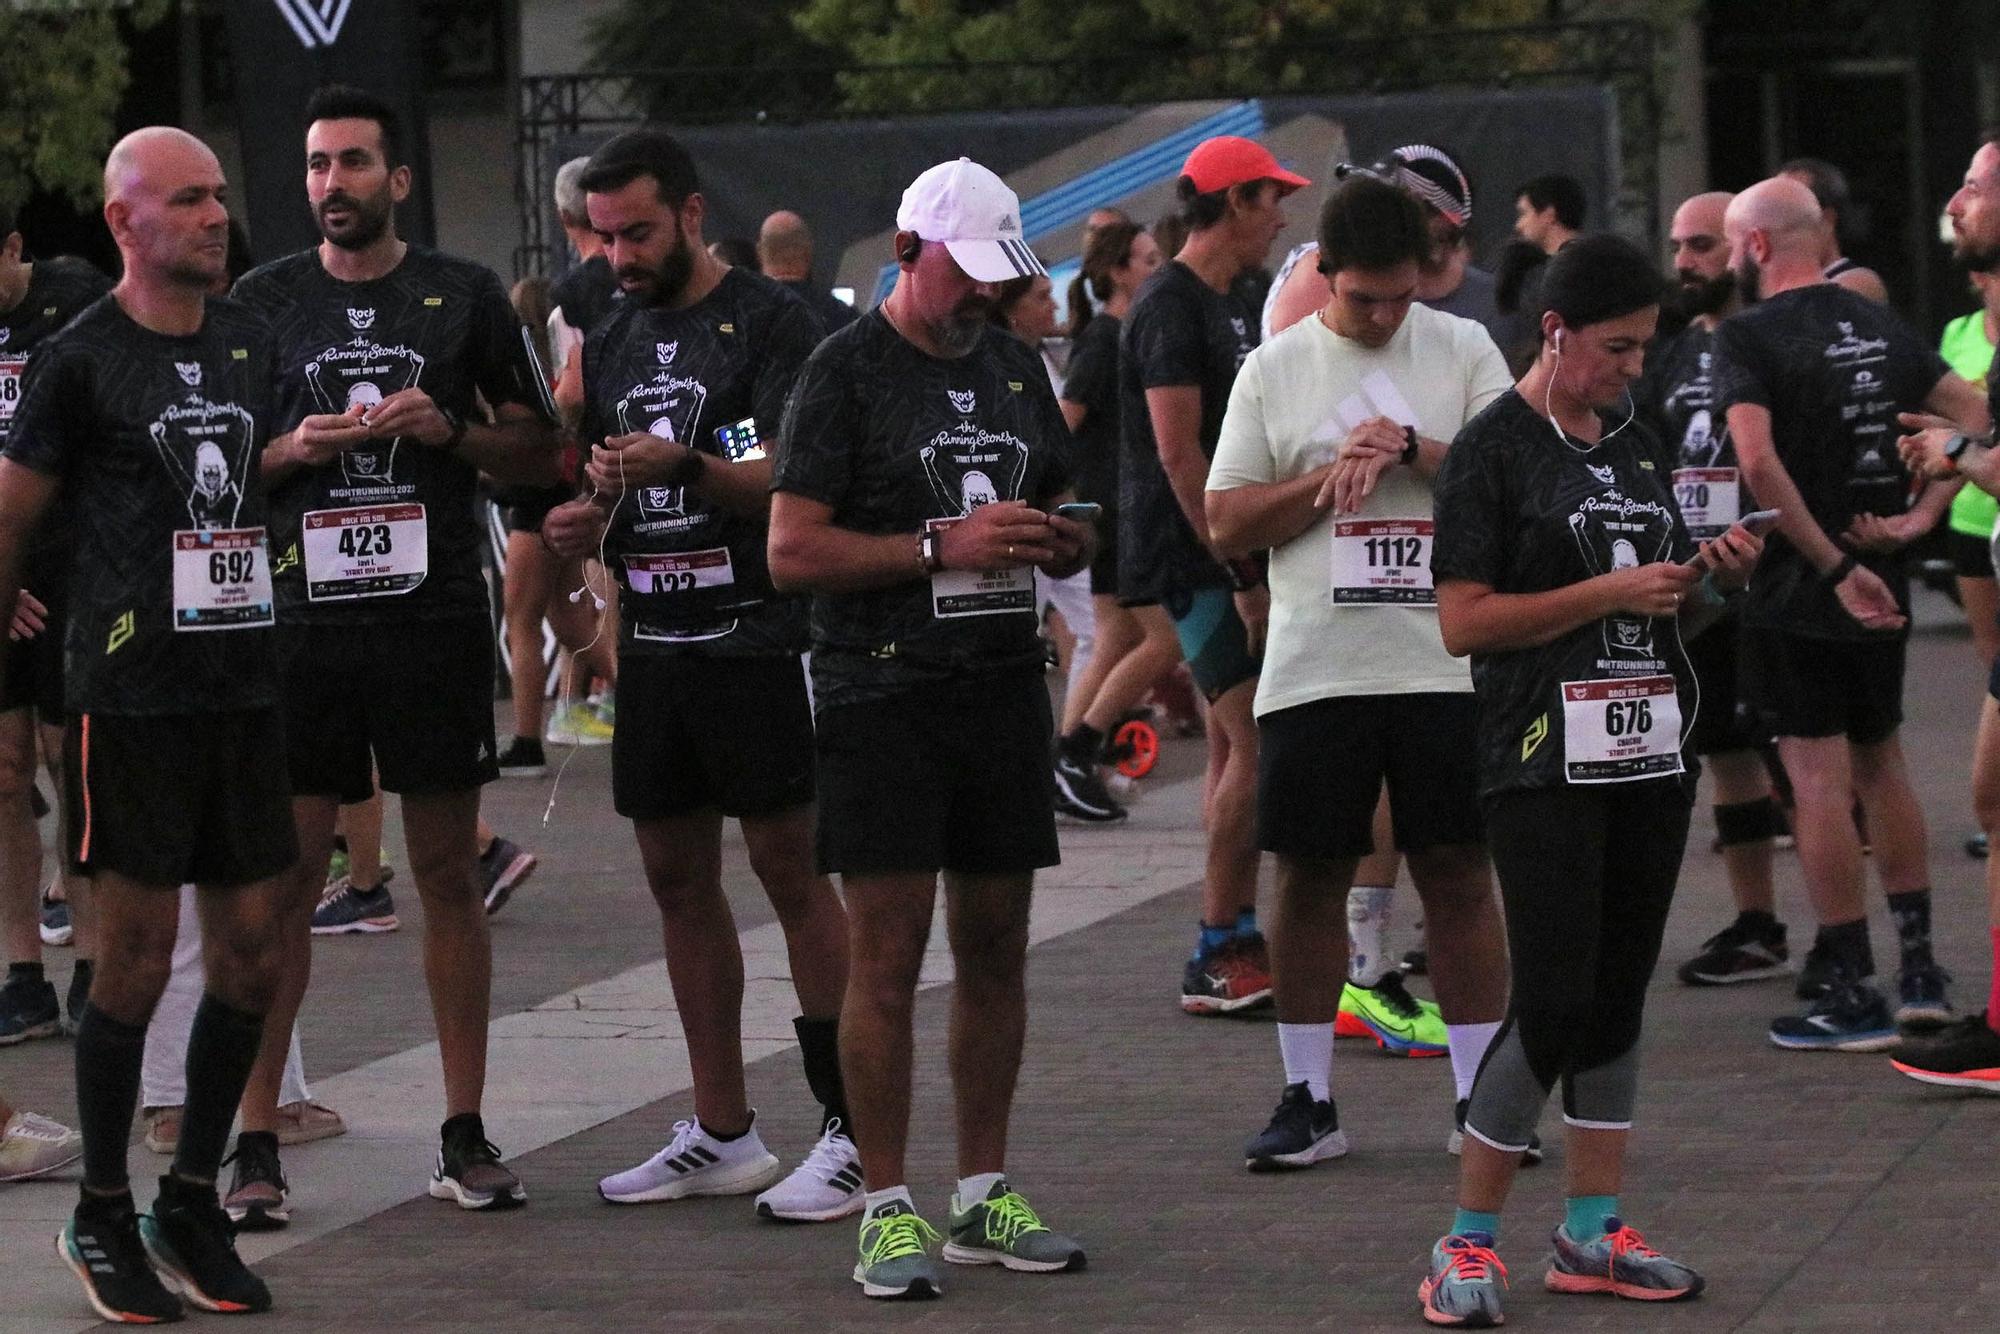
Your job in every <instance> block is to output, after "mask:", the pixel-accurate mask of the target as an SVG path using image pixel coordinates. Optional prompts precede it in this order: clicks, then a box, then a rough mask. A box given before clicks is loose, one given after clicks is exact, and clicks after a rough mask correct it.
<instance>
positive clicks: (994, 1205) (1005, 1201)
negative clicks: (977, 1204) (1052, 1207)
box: [986, 1190, 1049, 1245]
mask: <svg viewBox="0 0 2000 1334" xmlns="http://www.w3.org/2000/svg"><path fill="white" fill-rule="evenodd" d="M1048 1230H1049V1229H1048V1227H1047V1225H1046V1224H1044V1223H1043V1222H1042V1220H1041V1219H1040V1218H1039V1217H1037V1216H1036V1214H1035V1211H1034V1210H1033V1209H1032V1208H1030V1207H1029V1205H1028V1202H1027V1200H1025V1199H1023V1198H1022V1197H1021V1196H1020V1194H1019V1193H1018V1192H1015V1191H1011V1190H1010V1191H1008V1192H1007V1193H1006V1194H1005V1195H1002V1196H1001V1197H1000V1198H999V1199H997V1200H988V1201H986V1239H987V1240H988V1241H997V1242H999V1243H1001V1244H1002V1245H1010V1244H1012V1243H1013V1242H1014V1241H1015V1240H1017V1239H1018V1238H1019V1237H1020V1236H1021V1235H1022V1234H1023V1233H1026V1232H1047V1231H1048Z"/></svg>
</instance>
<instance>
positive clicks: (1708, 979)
mask: <svg viewBox="0 0 2000 1334" xmlns="http://www.w3.org/2000/svg"><path fill="white" fill-rule="evenodd" d="M1792 973H1793V968H1792V966H1791V965H1790V964H1788V963H1774V964H1771V965H1770V966H1769V967H1765V968H1746V969H1744V970H1743V971H1741V972H1737V973H1693V972H1687V973H1680V974H1677V976H1678V977H1679V978H1680V980H1681V982H1682V983H1683V984H1684V985H1686V986H1690V987H1727V986H1734V985H1735V984H1736V983H1738V982H1766V981H1769V980H1770V979H1771V978H1774V977H1790V976H1791V975H1792ZM1801 999H1803V998H1801Z"/></svg>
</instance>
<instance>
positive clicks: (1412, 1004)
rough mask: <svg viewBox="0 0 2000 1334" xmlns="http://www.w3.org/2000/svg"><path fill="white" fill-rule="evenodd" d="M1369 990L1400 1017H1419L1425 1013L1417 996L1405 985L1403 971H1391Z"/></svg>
mask: <svg viewBox="0 0 2000 1334" xmlns="http://www.w3.org/2000/svg"><path fill="white" fill-rule="evenodd" d="M1369 990H1371V991H1373V992H1374V993H1375V994H1376V995H1377V996H1380V997H1381V998H1382V1000H1383V1002H1384V1003H1386V1004H1387V1005H1388V1007H1389V1008H1390V1009H1392V1010H1394V1011H1395V1012H1396V1014H1397V1016H1398V1017H1400V1018H1403V1019H1417V1018H1420V1017H1422V1015H1423V1012H1424V1011H1423V1007H1422V1006H1421V1005H1418V1004H1417V998H1416V997H1415V996H1412V995H1411V994H1410V993H1409V989H1408V988H1406V987H1405V986H1404V985H1403V975H1402V974H1401V973H1390V974H1389V975H1388V976H1386V977H1384V978H1383V979H1382V980H1381V981H1380V982H1377V983H1376V984H1375V985H1374V986H1373V987H1370V988H1369Z"/></svg>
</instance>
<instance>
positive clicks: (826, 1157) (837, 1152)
mask: <svg viewBox="0 0 2000 1334" xmlns="http://www.w3.org/2000/svg"><path fill="white" fill-rule="evenodd" d="M853 1158H854V1141H853V1140H851V1139H849V1138H848V1137H847V1134H846V1132H845V1131H843V1130H842V1129H841V1128H840V1118H839V1117H837V1116H836V1117H834V1118H833V1119H832V1120H831V1121H828V1122H827V1123H826V1133H825V1134H823V1135H821V1136H820V1137H819V1143H817V1144H815V1145H813V1148H812V1152H811V1153H809V1154H807V1155H806V1160H805V1162H804V1163H803V1164H802V1166H803V1167H804V1169H805V1170H806V1171H808V1172H811V1173H812V1174H813V1175H814V1176H816V1177H818V1178H819V1179H820V1180H821V1181H831V1180H832V1179H833V1178H834V1177H835V1176H836V1175H838V1174H839V1172H840V1169H841V1168H843V1167H845V1166H847V1164H848V1163H849V1162H851V1161H852V1160H853Z"/></svg>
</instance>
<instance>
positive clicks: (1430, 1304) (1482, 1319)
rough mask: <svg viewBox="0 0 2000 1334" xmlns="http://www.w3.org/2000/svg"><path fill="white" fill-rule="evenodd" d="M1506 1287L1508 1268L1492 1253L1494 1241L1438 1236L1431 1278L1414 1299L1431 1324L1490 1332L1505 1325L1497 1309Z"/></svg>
mask: <svg viewBox="0 0 2000 1334" xmlns="http://www.w3.org/2000/svg"><path fill="white" fill-rule="evenodd" d="M1506 1286H1507V1266H1505V1265H1503V1264H1501V1263H1500V1257H1499V1256H1497V1255H1495V1254H1494V1253H1493V1238H1492V1237H1490V1236H1488V1235H1487V1234H1486V1233H1484V1232H1468V1233H1466V1234H1465V1235H1464V1236H1451V1237H1440V1238H1439V1239H1438V1243H1437V1245H1435V1246H1433V1247H1431V1276H1430V1277H1429V1278H1427V1279H1425V1280H1424V1281H1423V1284H1422V1285H1421V1286H1420V1287H1418V1289H1417V1299H1418V1300H1419V1301H1421V1302H1422V1303H1423V1304H1424V1319H1425V1320H1428V1321H1429V1322H1430V1323H1431V1324H1433V1325H1450V1326H1456V1327H1457V1328H1459V1329H1493V1328H1495V1327H1496V1326H1499V1325H1504V1324H1506V1323H1507V1316H1506V1313H1505V1312H1503V1311H1502V1310H1501V1309H1500V1293H1501V1291H1502V1290H1503V1289H1504V1288H1506Z"/></svg>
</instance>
